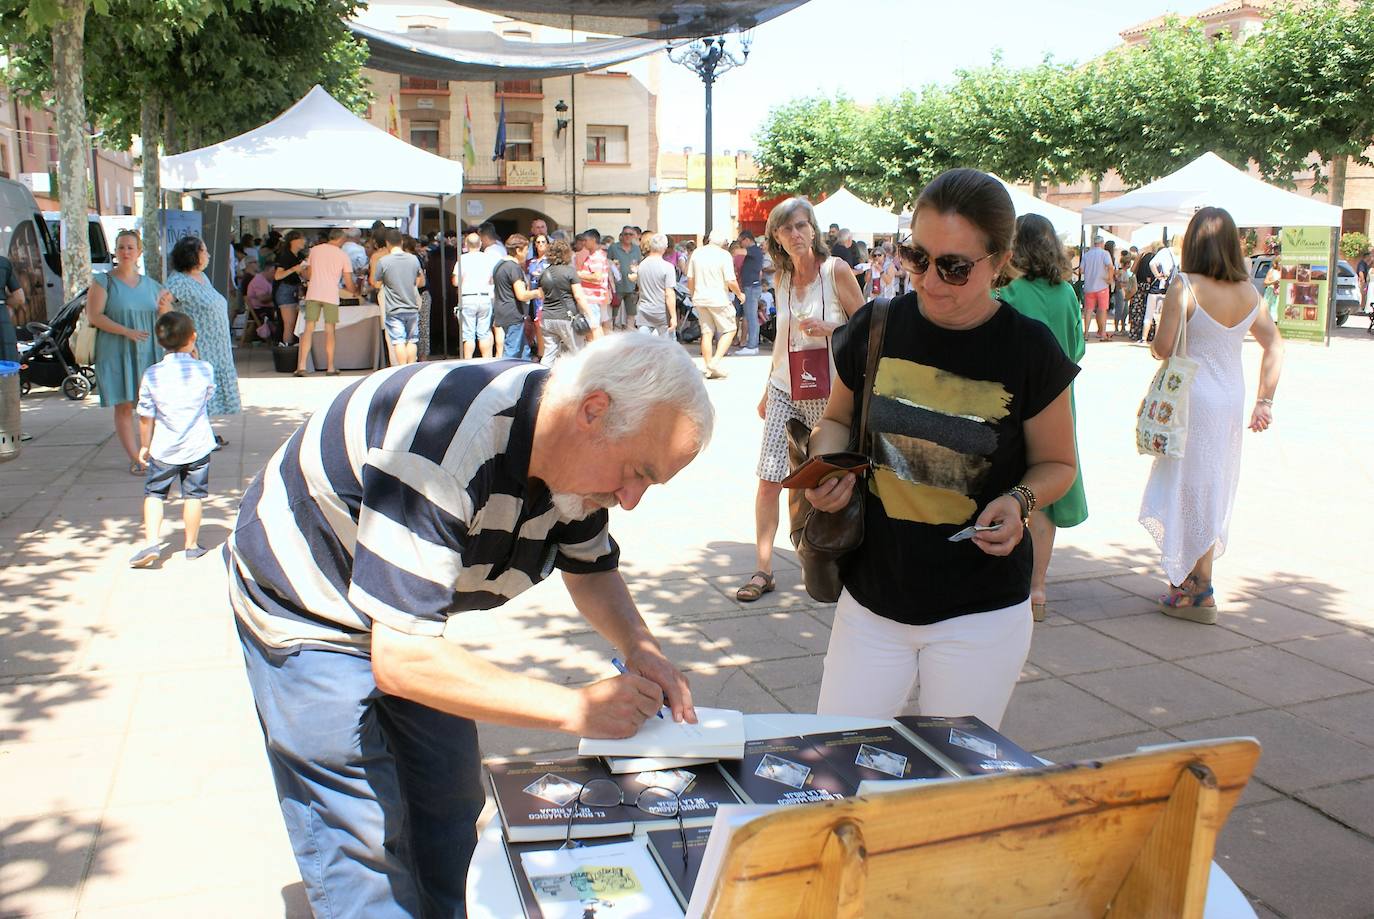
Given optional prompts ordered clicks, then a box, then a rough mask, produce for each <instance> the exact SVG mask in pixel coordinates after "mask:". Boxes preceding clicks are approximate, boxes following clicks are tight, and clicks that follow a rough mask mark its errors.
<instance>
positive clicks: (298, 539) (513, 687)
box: [226, 335, 714, 919]
mask: <svg viewBox="0 0 1374 919" xmlns="http://www.w3.org/2000/svg"><path fill="white" fill-rule="evenodd" d="M713 423H714V415H713V410H712V408H711V402H710V400H709V398H708V397H707V395H706V391H705V386H704V385H703V384H702V381H701V377H700V375H699V374H698V373H697V371H696V369H695V367H694V366H693V364H692V361H691V360H690V358H688V357H687V356H686V355H685V354H684V353H683V352H682V349H681V348H680V347H678V345H677V344H676V343H675V342H673V341H671V340H668V339H657V338H646V337H644V336H638V335H636V336H630V335H620V336H610V337H608V338H606V339H603V340H600V341H597V342H593V343H592V344H590V345H589V346H588V347H586V348H585V349H583V350H582V351H580V352H578V353H577V354H575V355H568V356H565V357H564V358H562V359H561V360H560V361H559V362H558V364H557V365H556V366H555V367H553V368H552V369H550V368H547V367H542V366H540V365H538V364H532V363H528V362H522V361H483V362H473V363H458V362H452V363H445V364H416V365H410V366H406V367H396V368H393V369H390V370H386V371H382V372H380V373H374V374H373V375H372V376H370V377H368V378H367V379H366V380H364V381H363V382H361V383H360V384H359V385H358V386H355V387H352V388H350V389H348V390H345V391H344V392H343V393H341V394H340V395H339V396H337V397H336V398H335V399H334V401H333V403H332V404H331V405H330V406H329V407H327V408H325V409H324V410H322V411H320V412H318V413H317V414H316V415H315V416H314V417H313V418H312V419H311V420H310V421H308V422H307V423H306V424H305V426H304V427H303V428H302V429H301V430H300V431H299V432H297V434H296V435H295V436H293V437H292V438H291V439H290V440H289V441H287V443H286V444H285V445H284V446H283V447H282V448H281V449H280V450H278V451H277V453H276V455H275V456H273V458H272V459H271V460H270V461H269V462H268V464H267V468H266V469H265V470H264V471H263V472H262V473H261V474H260V475H259V476H258V477H257V478H256V479H255V480H254V482H253V483H252V485H250V486H249V488H248V490H247V491H246V492H245V494H244V499H243V504H242V506H241V507H240V509H239V514H238V519H237V521H236V523H235V527H234V533H233V535H232V536H231V537H230V539H229V542H228V546H227V549H226V559H227V563H228V568H229V593H230V600H231V602H232V605H233V609H234V613H235V616H236V620H237V625H238V631H239V636H240V640H241V643H242V645H243V650H244V658H245V662H246V666H247V670H248V680H249V684H250V686H251V687H252V690H253V696H254V699H255V701H256V704H257V710H258V716H259V721H260V724H261V726H262V730H263V734H264V736H265V739H266V743H267V751H268V759H269V761H270V763H271V766H272V772H273V777H274V779H275V781H276V785H277V792H278V797H279V799H280V802H281V808H282V814H283V817H284V818H285V820H286V825H287V832H288V834H289V835H290V837H291V841H292V845H293V848H294V850H295V853H296V860H297V862H298V865H299V867H300V870H301V876H302V878H303V880H304V881H305V886H306V892H307V895H308V897H309V900H310V904H311V906H312V908H313V909H314V912H315V914H316V915H331V916H366V917H368V919H392V917H402V916H406V917H410V916H420V915H424V916H462V915H465V912H464V908H465V907H464V888H465V884H466V876H467V868H468V862H469V861H470V859H471V857H472V851H473V847H474V846H475V844H476V832H475V821H476V819H477V816H478V814H479V813H480V812H481V810H482V805H483V801H484V794H483V790H482V784H481V761H480V753H479V751H478V747H477V728H476V724H475V722H476V721H487V722H494V723H500V724H509V725H520V726H525V727H534V728H543V729H548V730H559V731H566V732H568V733H569V734H572V735H574V736H583V737H627V736H630V735H632V734H633V733H634V732H635V731H636V730H637V729H638V728H639V726H640V724H641V723H642V722H643V721H644V720H645V719H646V718H649V717H653V715H654V713H655V712H657V711H658V710H659V707H660V706H661V705H663V704H664V703H665V699H666V704H667V705H668V707H669V708H671V710H672V717H673V718H674V719H675V720H678V721H688V722H693V721H695V720H696V713H695V710H694V708H693V706H692V694H691V691H690V689H689V687H688V685H687V680H686V678H685V677H684V676H683V675H682V674H681V673H680V672H679V671H678V670H677V668H675V667H674V666H673V665H672V664H671V663H669V661H668V659H667V658H666V657H665V656H664V654H663V651H662V650H661V648H660V647H659V644H658V642H657V640H655V638H654V637H653V635H652V634H651V633H650V632H649V629H648V627H647V626H646V625H645V624H644V620H643V619H642V618H641V616H640V614H639V612H638V610H637V609H636V608H635V604H634V601H633V600H632V599H631V598H630V594H629V591H628V590H627V589H626V587H625V582H624V580H622V578H621V576H620V573H619V571H618V568H617V566H618V560H619V549H618V547H617V546H616V544H615V541H614V540H613V539H612V538H611V535H610V532H609V529H608V520H609V517H608V514H607V509H608V508H610V507H614V506H616V505H619V506H620V507H622V508H625V509H627V510H629V509H632V508H633V507H634V506H635V505H636V504H638V503H639V500H640V498H641V497H642V496H643V495H644V492H645V491H646V490H647V489H648V488H649V486H650V485H655V484H661V483H664V482H667V481H668V480H669V479H671V478H672V477H673V476H674V475H676V474H677V473H678V472H679V471H681V470H682V468H683V467H685V466H686V465H687V464H688V463H690V462H691V461H692V460H693V459H694V458H695V457H696V456H697V454H698V453H699V452H700V451H701V449H702V447H703V446H704V445H705V443H706V442H707V441H708V439H709V438H710V435H711V429H712V425H713ZM555 568H557V569H560V570H561V571H562V573H563V581H564V583H565V585H566V586H567V588H568V593H569V594H570V595H571V597H572V601H573V603H574V605H575V606H576V607H577V609H578V611H579V612H580V613H581V614H582V615H583V617H585V618H586V619H587V621H588V622H590V623H591V624H592V626H593V627H594V628H596V630H597V631H598V632H600V633H601V634H602V635H603V636H604V637H605V638H606V639H607V641H609V642H610V643H611V644H612V645H613V646H614V647H615V648H617V649H618V651H619V653H620V656H621V658H622V659H623V660H624V662H625V666H626V668H627V671H628V672H627V673H625V674H624V675H621V676H616V677H612V678H610V679H605V680H601V681H599V682H596V683H591V684H589V685H586V686H583V687H580V688H573V687H569V686H564V685H561V684H559V683H554V682H547V681H545V680H541V679H537V678H535V677H533V676H528V675H526V674H523V673H519V672H516V671H511V670H506V669H503V668H501V667H498V666H497V665H495V664H493V663H490V662H489V661H487V660H485V659H484V658H482V657H480V656H478V655H476V654H473V653H471V652H469V651H467V650H466V649H464V648H463V647H462V645H461V644H459V643H457V642H454V641H450V640H448V639H446V638H444V637H443V632H444V625H445V622H446V621H447V620H448V618H449V617H450V616H454V615H458V614H460V613H462V612H464V611H467V610H475V609H490V608H492V607H496V606H500V605H501V604H503V603H505V602H506V601H507V600H509V599H510V598H512V597H514V596H516V595H517V594H519V593H521V592H522V591H525V590H528V589H529V588H530V587H532V586H534V584H536V583H538V582H539V581H541V580H543V579H544V578H546V577H547V576H548V575H549V574H551V573H552V572H553V570H554V569H555Z"/></svg>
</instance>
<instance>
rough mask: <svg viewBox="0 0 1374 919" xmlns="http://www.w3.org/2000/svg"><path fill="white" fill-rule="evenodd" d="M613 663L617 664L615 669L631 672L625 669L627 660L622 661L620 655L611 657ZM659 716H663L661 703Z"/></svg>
mask: <svg viewBox="0 0 1374 919" xmlns="http://www.w3.org/2000/svg"><path fill="white" fill-rule="evenodd" d="M611 663H612V664H613V665H614V666H615V669H617V670H619V671H620V672H621V673H629V672H630V671H628V670H626V669H625V662H624V661H622V660H621V659H620V658H618V657H613V658H611ZM658 717H660V718H662V717H663V706H661V705H660V706H659V708H658Z"/></svg>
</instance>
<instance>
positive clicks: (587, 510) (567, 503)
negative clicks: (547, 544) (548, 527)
mask: <svg viewBox="0 0 1374 919" xmlns="http://www.w3.org/2000/svg"><path fill="white" fill-rule="evenodd" d="M618 503H619V502H618V501H616V498H615V495H571V494H567V493H564V492H554V493H553V506H554V509H555V510H557V511H558V516H560V517H563V518H565V519H567V520H582V519H583V518H586V517H590V516H591V515H592V514H594V513H596V512H597V511H599V510H601V509H602V508H604V507H615V506H616V504H618Z"/></svg>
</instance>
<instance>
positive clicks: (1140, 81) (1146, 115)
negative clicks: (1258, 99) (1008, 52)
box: [1099, 20, 1256, 185]
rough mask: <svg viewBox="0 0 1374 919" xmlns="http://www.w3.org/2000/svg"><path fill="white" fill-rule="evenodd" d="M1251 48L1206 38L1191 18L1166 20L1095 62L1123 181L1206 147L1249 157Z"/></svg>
mask: <svg viewBox="0 0 1374 919" xmlns="http://www.w3.org/2000/svg"><path fill="white" fill-rule="evenodd" d="M1251 54H1253V48H1252V46H1251V44H1250V43H1248V42H1246V43H1238V42H1234V41H1217V40H1213V39H1212V38H1210V37H1208V35H1207V34H1206V32H1205V31H1204V30H1203V28H1202V27H1201V26H1200V25H1199V24H1198V23H1196V22H1180V21H1178V20H1170V21H1168V22H1166V23H1165V25H1164V26H1162V27H1161V28H1159V29H1158V30H1156V31H1155V32H1153V33H1152V34H1151V35H1150V38H1149V39H1148V40H1147V41H1146V42H1145V43H1144V44H1143V45H1141V46H1138V47H1123V48H1118V49H1116V50H1115V51H1112V52H1110V53H1108V54H1107V55H1106V56H1105V57H1104V58H1103V59H1102V60H1101V62H1100V64H1099V68H1100V72H1101V73H1103V74H1104V76H1105V78H1106V79H1107V80H1108V81H1109V82H1108V83H1107V85H1108V86H1109V87H1110V92H1111V93H1112V95H1114V96H1115V99H1116V101H1115V102H1114V103H1112V105H1111V110H1112V111H1114V112H1116V113H1117V117H1119V118H1120V119H1121V130H1122V137H1123V138H1124V140H1123V142H1122V143H1120V144H1119V146H1118V147H1117V149H1116V151H1115V156H1114V157H1113V158H1114V159H1115V160H1116V164H1115V168H1116V170H1117V172H1118V173H1120V175H1121V177H1122V179H1124V180H1125V182H1126V183H1127V184H1128V185H1142V184H1144V183H1146V182H1150V181H1152V180H1154V179H1157V178H1159V177H1160V176H1164V175H1168V174H1169V173H1171V172H1173V171H1174V170H1176V169H1177V168H1178V167H1179V166H1181V165H1183V164H1184V163H1187V162H1189V161H1191V160H1193V159H1196V158H1197V157H1199V156H1201V155H1202V154H1203V153H1205V152H1207V151H1208V150H1211V151H1213V152H1214V153H1216V154H1217V155H1218V156H1220V157H1222V158H1223V159H1225V160H1227V161H1229V162H1231V163H1234V164H1236V165H1238V166H1242V167H1243V166H1244V165H1245V163H1246V161H1247V160H1248V159H1250V158H1251V157H1252V156H1254V153H1255V146H1256V145H1255V143H1254V140H1253V138H1252V137H1250V136H1249V135H1248V133H1247V131H1246V129H1245V125H1246V123H1247V122H1246V119H1247V117H1248V115H1249V111H1248V109H1249V106H1248V104H1247V102H1246V100H1245V98H1244V95H1243V87H1244V78H1245V74H1246V72H1247V68H1248V65H1249V60H1250V55H1251Z"/></svg>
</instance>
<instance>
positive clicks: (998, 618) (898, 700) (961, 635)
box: [816, 590, 1032, 728]
mask: <svg viewBox="0 0 1374 919" xmlns="http://www.w3.org/2000/svg"><path fill="white" fill-rule="evenodd" d="M1031 626H1032V619H1031V609H1030V599H1029V598H1027V599H1026V600H1024V601H1023V602H1021V603H1018V604H1016V605H1015V606H1008V607H1007V608H1005V609H999V610H992V611H990V612H986V613H972V614H970V615H967V616H957V617H955V618H953V619H946V620H945V621H943V622H936V623H934V624H933V625H905V624H903V623H900V622H894V621H893V620H891V619H887V618H885V617H883V616H879V615H878V614H877V613H874V612H870V611H869V610H868V609H866V608H865V607H863V606H861V605H860V604H859V601H857V600H855V599H854V598H853V597H851V596H850V595H849V591H847V590H846V591H845V592H844V593H842V594H841V595H840V602H839V604H838V605H836V607H835V625H834V627H833V629H832V630H831V632H830V647H829V649H828V650H827V651H826V653H825V675H824V676H823V677H821V697H820V701H819V702H818V703H817V705H816V714H818V715H861V716H864V717H869V718H892V717H895V716H896V715H898V714H900V713H901V711H902V709H904V708H905V707H906V702H907V699H908V698H909V697H910V695H911V690H912V689H913V688H914V687H915V685H916V680H917V678H918V677H919V679H920V681H921V692H920V696H919V698H918V700H917V708H918V710H919V712H920V713H921V714H922V715H942V716H946V717H955V716H959V715H977V716H978V717H979V718H981V719H983V721H985V722H987V723H988V724H989V725H991V726H992V727H994V728H997V727H1000V726H1001V724H1002V716H1003V715H1004V714H1005V713H1006V711H1007V703H1009V702H1010V701H1011V692H1012V690H1013V689H1015V688H1016V681H1017V680H1018V679H1019V678H1020V676H1021V666H1022V665H1023V664H1024V663H1025V662H1026V655H1027V654H1028V653H1029V652H1030V642H1031Z"/></svg>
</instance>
